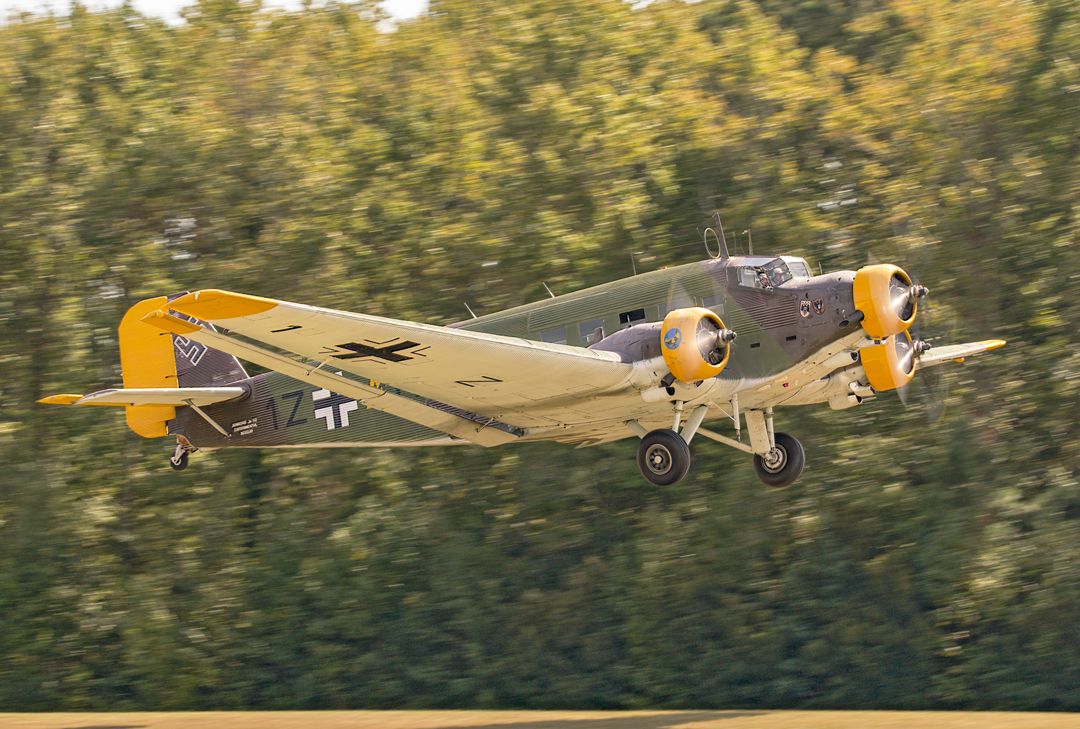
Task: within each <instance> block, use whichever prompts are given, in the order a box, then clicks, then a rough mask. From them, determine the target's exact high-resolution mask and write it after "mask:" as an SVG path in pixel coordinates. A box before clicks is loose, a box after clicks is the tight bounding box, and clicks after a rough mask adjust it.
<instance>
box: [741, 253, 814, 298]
mask: <svg viewBox="0 0 1080 729" xmlns="http://www.w3.org/2000/svg"><path fill="white" fill-rule="evenodd" d="M749 263H750V265H747V266H743V267H742V268H740V269H739V283H740V284H742V285H743V286H748V287H750V288H755V289H765V290H771V289H774V288H776V287H777V286H782V285H784V284H785V283H787V282H788V281H790V280H791V279H793V278H807V277H809V276H810V271H809V270H808V269H807V266H806V261H803V260H802V259H792V260H790V261H785V260H784V259H783V258H780V257H776V258H772V259H768V258H759V259H757V260H754V259H750V261H749Z"/></svg>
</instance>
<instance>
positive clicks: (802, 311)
mask: <svg viewBox="0 0 1080 729" xmlns="http://www.w3.org/2000/svg"><path fill="white" fill-rule="evenodd" d="M799 316H801V317H803V318H804V319H805V318H806V317H808V316H810V299H803V300H802V301H800V302H799Z"/></svg>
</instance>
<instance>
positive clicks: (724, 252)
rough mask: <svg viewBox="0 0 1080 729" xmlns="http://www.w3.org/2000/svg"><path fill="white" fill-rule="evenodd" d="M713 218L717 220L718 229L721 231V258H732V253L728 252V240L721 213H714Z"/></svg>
mask: <svg viewBox="0 0 1080 729" xmlns="http://www.w3.org/2000/svg"><path fill="white" fill-rule="evenodd" d="M713 217H714V218H716V228H717V230H719V231H720V258H721V259H724V258H731V253H729V252H728V247H727V238H726V237H725V236H724V222H723V221H722V220H720V211H719V210H716V211H714V212H713Z"/></svg>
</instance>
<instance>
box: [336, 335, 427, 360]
mask: <svg viewBox="0 0 1080 729" xmlns="http://www.w3.org/2000/svg"><path fill="white" fill-rule="evenodd" d="M419 345H420V343H419V342H410V341H408V340H405V341H403V342H397V343H396V344H387V345H385V346H382V347H373V346H371V345H370V344H361V343H360V342H348V343H346V344H339V345H337V346H338V349H347V350H349V351H350V352H351V354H335V355H333V357H334V359H364V358H367V357H374V358H376V359H381V360H384V361H386V362H406V361H408V360H410V359H412V357H410V356H408V355H406V354H399V352H400V350H402V349H409V348H410V347H417V346H419ZM425 349H426V347H425ZM413 354H416V352H414V353H413Z"/></svg>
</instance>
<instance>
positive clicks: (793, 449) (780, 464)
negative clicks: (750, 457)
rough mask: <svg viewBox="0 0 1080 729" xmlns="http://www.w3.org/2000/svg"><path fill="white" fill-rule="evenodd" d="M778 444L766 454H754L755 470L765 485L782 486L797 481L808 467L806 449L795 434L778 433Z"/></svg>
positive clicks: (776, 438)
mask: <svg viewBox="0 0 1080 729" xmlns="http://www.w3.org/2000/svg"><path fill="white" fill-rule="evenodd" d="M775 442H776V446H775V447H774V448H773V449H772V450H771V451H769V452H768V453H766V454H765V455H764V456H759V455H755V456H754V471H755V472H757V476H758V478H759V479H761V481H762V482H763V483H765V485H767V486H772V487H774V488H782V487H784V486H790V485H791V484H793V483H795V481H796V479H798V478H799V476H801V475H802V472H803V468H805V467H806V451H805V450H803V447H802V443H800V442H799V441H798V440H797V439H796V438H794V437H793V436H790V435H788V434H787V433H777V434H776V437H775Z"/></svg>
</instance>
